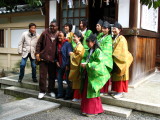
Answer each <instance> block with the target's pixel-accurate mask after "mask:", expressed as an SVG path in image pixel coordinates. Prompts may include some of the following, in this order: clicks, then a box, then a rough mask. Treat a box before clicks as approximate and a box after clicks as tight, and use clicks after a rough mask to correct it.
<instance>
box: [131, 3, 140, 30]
mask: <svg viewBox="0 0 160 120" xmlns="http://www.w3.org/2000/svg"><path fill="white" fill-rule="evenodd" d="M137 18H138V0H130V16H129V27H130V28H133V29H136V28H137V22H138V20H137Z"/></svg>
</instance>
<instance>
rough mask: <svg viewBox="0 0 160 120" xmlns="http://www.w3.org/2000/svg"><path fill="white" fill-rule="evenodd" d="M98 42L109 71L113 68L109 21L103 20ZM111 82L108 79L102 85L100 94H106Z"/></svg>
mask: <svg viewBox="0 0 160 120" xmlns="http://www.w3.org/2000/svg"><path fill="white" fill-rule="evenodd" d="M98 43H99V45H100V48H101V49H102V52H103V54H104V62H105V65H106V67H107V69H108V71H109V72H111V71H112V69H113V59H112V37H111V30H110V23H109V22H107V21H104V22H103V24H102V34H101V36H100V37H99V39H98ZM110 83H111V80H109V81H108V82H107V83H106V84H105V85H104V87H103V88H102V89H101V91H100V92H101V95H107V94H108V88H109V85H110Z"/></svg>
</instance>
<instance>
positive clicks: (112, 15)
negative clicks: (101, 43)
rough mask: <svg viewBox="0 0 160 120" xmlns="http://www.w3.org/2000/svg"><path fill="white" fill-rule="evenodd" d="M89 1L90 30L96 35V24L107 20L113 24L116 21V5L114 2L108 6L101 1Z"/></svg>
mask: <svg viewBox="0 0 160 120" xmlns="http://www.w3.org/2000/svg"><path fill="white" fill-rule="evenodd" d="M93 2H94V0H90V1H89V8H88V10H89V11H88V13H89V29H91V30H92V31H93V33H96V24H97V22H98V20H99V19H102V20H107V21H108V22H109V23H111V24H113V23H114V22H115V21H116V3H115V2H114V0H110V2H109V5H106V2H104V0H103V2H102V4H101V0H95V3H94V6H93Z"/></svg>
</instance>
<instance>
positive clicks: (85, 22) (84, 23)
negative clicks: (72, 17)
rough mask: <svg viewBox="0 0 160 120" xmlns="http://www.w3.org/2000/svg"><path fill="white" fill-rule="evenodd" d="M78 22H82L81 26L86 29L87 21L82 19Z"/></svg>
mask: <svg viewBox="0 0 160 120" xmlns="http://www.w3.org/2000/svg"><path fill="white" fill-rule="evenodd" d="M80 22H82V24H83V26H85V27H88V20H87V19H85V18H84V19H82V20H81V21H80Z"/></svg>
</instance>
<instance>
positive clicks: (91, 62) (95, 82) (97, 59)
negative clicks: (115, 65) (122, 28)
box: [81, 34, 110, 116]
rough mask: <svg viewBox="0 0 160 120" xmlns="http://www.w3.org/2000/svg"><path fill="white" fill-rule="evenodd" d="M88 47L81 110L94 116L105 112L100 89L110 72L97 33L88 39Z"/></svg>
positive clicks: (84, 58) (84, 60)
mask: <svg viewBox="0 0 160 120" xmlns="http://www.w3.org/2000/svg"><path fill="white" fill-rule="evenodd" d="M87 44H88V47H89V48H90V49H89V50H88V51H86V52H85V54H84V57H83V59H82V61H81V67H82V68H83V70H82V82H81V92H82V101H81V111H82V114H83V115H86V116H94V115H97V114H99V113H102V112H103V108H102V103H101V99H100V89H101V88H102V87H103V86H104V85H105V83H106V82H107V81H108V79H109V78H110V73H109V71H108V69H107V67H106V66H105V63H104V59H103V58H104V55H103V52H102V51H101V48H100V47H99V45H98V43H97V38H96V35H93V34H91V35H90V36H89V38H88V39H87Z"/></svg>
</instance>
